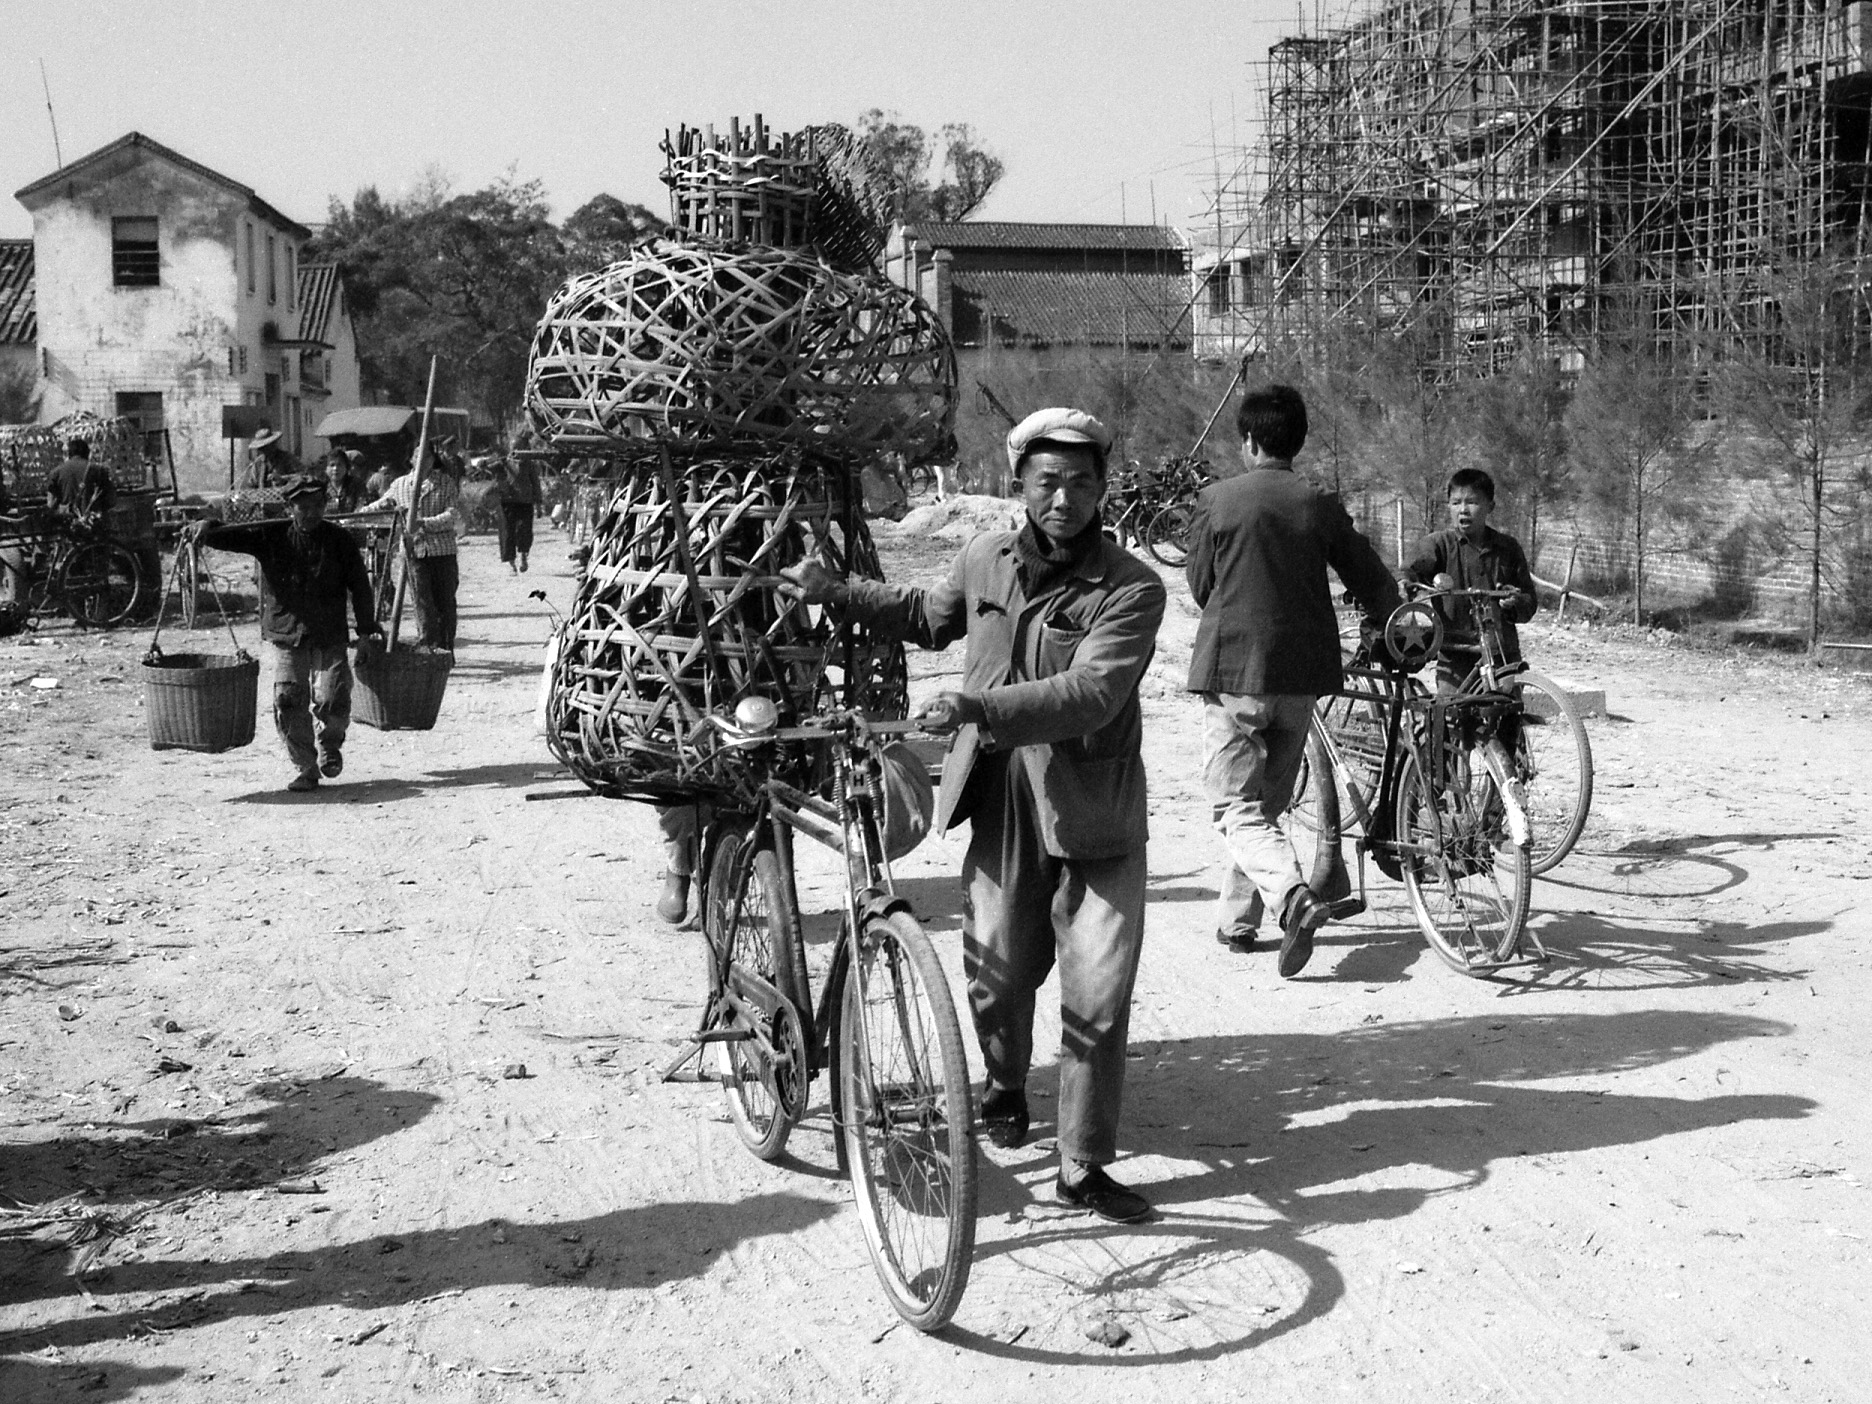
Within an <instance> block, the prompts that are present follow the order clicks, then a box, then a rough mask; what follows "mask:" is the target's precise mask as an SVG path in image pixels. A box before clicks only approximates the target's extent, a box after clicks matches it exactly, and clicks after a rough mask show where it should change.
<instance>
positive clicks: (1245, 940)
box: [1216, 931, 1258, 955]
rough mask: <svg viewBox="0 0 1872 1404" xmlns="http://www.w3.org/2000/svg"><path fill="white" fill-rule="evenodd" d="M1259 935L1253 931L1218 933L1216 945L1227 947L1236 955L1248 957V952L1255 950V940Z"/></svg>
mask: <svg viewBox="0 0 1872 1404" xmlns="http://www.w3.org/2000/svg"><path fill="white" fill-rule="evenodd" d="M1257 935H1258V933H1257V932H1253V931H1218V932H1216V944H1217V945H1218V946H1227V947H1228V948H1229V949H1230V950H1231V951H1233V952H1235V954H1236V955H1247V954H1248V952H1250V951H1252V950H1253V949H1254V948H1255V938H1256V936H1257Z"/></svg>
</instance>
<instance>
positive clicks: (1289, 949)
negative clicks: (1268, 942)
mask: <svg viewBox="0 0 1872 1404" xmlns="http://www.w3.org/2000/svg"><path fill="white" fill-rule="evenodd" d="M1327 916H1328V910H1327V907H1326V904H1325V903H1324V902H1322V901H1320V899H1319V898H1317V897H1315V896H1314V895H1313V889H1312V888H1310V887H1302V888H1298V889H1296V890H1295V892H1294V895H1293V897H1292V898H1291V899H1289V901H1288V903H1287V915H1286V916H1285V917H1283V918H1282V919H1281V947H1280V973H1281V976H1282V978H1283V979H1285V978H1287V977H1290V976H1293V975H1298V974H1299V973H1300V972H1301V971H1302V970H1303V969H1305V968H1306V963H1307V961H1308V960H1309V959H1310V958H1311V957H1312V955H1313V933H1314V932H1315V931H1318V930H1319V929H1320V928H1321V927H1322V926H1324V925H1325V924H1326V919H1327Z"/></svg>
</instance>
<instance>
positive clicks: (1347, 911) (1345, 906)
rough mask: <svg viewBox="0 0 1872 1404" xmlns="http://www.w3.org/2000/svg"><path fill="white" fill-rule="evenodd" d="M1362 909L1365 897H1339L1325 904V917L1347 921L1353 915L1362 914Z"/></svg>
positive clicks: (1330, 919) (1329, 919) (1331, 919)
mask: <svg viewBox="0 0 1872 1404" xmlns="http://www.w3.org/2000/svg"><path fill="white" fill-rule="evenodd" d="M1364 911H1365V899H1364V898H1363V897H1341V898H1340V899H1339V900H1338V901H1336V902H1328V903H1327V904H1326V919H1327V920H1328V921H1348V920H1350V919H1351V918H1353V917H1355V916H1361V915H1363V914H1364Z"/></svg>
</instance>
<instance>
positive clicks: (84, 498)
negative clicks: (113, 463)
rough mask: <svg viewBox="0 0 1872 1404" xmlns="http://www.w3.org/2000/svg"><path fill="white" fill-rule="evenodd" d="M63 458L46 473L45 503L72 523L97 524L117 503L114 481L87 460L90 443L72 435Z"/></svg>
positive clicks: (99, 526)
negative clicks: (61, 461) (72, 437)
mask: <svg viewBox="0 0 1872 1404" xmlns="http://www.w3.org/2000/svg"><path fill="white" fill-rule="evenodd" d="M65 453H66V459H65V461H64V462H63V463H61V464H59V466H58V467H56V468H54V469H53V470H52V471H51V472H50V473H49V474H47V475H46V484H45V492H46V506H48V507H50V508H51V509H52V510H53V511H54V512H56V513H57V514H58V515H59V516H60V517H62V518H64V519H65V520H66V521H68V522H70V523H71V524H72V525H73V526H79V527H90V528H94V529H95V528H101V527H102V526H103V525H104V524H105V522H106V521H107V520H108V519H109V517H110V510H111V508H112V507H115V506H116V505H117V484H115V483H113V482H112V481H111V475H110V474H109V473H108V472H106V471H105V470H104V468H103V467H102V465H100V464H95V463H93V462H92V461H91V445H90V444H88V443H86V442H85V441H84V440H83V439H73V440H71V441H70V442H69V443H67V444H66V445H65Z"/></svg>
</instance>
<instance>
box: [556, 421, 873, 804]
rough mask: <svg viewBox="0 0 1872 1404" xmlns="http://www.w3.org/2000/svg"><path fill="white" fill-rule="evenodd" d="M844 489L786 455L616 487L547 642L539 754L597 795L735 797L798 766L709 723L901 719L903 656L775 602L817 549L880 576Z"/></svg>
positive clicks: (676, 471) (705, 466) (642, 474)
mask: <svg viewBox="0 0 1872 1404" xmlns="http://www.w3.org/2000/svg"><path fill="white" fill-rule="evenodd" d="M668 483H674V484H675V486H676V488H677V492H676V495H675V497H674V499H672V495H671V493H670V492H669V491H668V490H667V486H666V484H668ZM852 491H854V488H853V485H852V480H851V475H850V473H849V471H848V470H846V469H845V468H844V467H843V466H842V465H825V464H819V463H815V462H812V461H810V460H806V459H803V458H801V457H800V456H798V455H787V456H784V457H781V458H777V459H766V460H754V461H747V460H742V459H734V458H719V457H717V458H706V459H701V460H696V461H690V462H688V463H686V464H675V465H671V466H669V467H667V468H664V467H663V466H662V465H659V466H658V469H656V470H652V469H650V468H649V467H648V466H647V465H646V466H644V467H642V468H640V469H639V470H637V471H634V472H632V473H630V474H628V475H627V476H625V477H624V478H623V479H622V480H621V481H620V483H619V485H618V487H617V489H616V491H615V494H614V495H613V497H612V499H611V501H610V504H609V506H608V507H607V508H606V510H605V512H604V514H603V516H602V518H601V520H600V522H599V525H598V530H597V533H596V536H595V538H594V542H593V549H592V554H591V559H590V561H589V563H588V564H587V566H586V572H585V577H584V580H583V582H582V584H581V586H580V589H579V594H578V598H577V602H576V604H575V606H574V608H573V610H572V613H571V615H570V616H569V617H568V619H567V621H566V624H565V626H564V628H563V629H562V630H561V631H560V635H559V640H560V642H559V648H558V653H557V656H556V658H555V659H554V662H553V664H552V678H551V683H550V690H549V693H548V697H547V704H546V735H547V744H548V745H549V746H550V747H551V749H552V752H553V754H554V755H555V756H557V757H558V758H559V760H560V761H561V762H562V763H564V764H565V765H566V766H567V767H568V768H570V769H571V770H572V771H573V772H574V773H575V774H576V775H578V776H579V777H580V778H581V779H582V780H584V781H585V783H586V784H588V785H590V786H592V787H593V788H594V789H597V790H599V791H601V792H602V793H605V794H610V795H614V796H620V797H625V798H635V799H650V800H656V801H659V802H681V801H686V800H693V799H700V798H708V797H730V796H738V797H741V798H742V799H743V800H745V799H746V797H747V796H748V795H749V794H750V792H751V791H750V786H751V785H752V784H753V783H754V781H755V778H756V769H757V767H760V768H767V769H766V773H771V767H773V766H776V765H777V766H778V767H779V768H780V769H782V770H785V769H787V768H788V767H798V766H802V765H804V763H805V758H804V755H803V754H794V753H788V754H782V755H779V756H777V757H776V755H775V753H774V752H773V751H772V750H766V751H763V752H760V753H758V757H756V756H754V755H751V754H750V753H748V752H745V751H737V750H734V749H732V748H729V747H726V746H724V745H723V737H722V734H721V733H720V732H719V731H718V730H717V729H716V728H714V727H713V726H712V725H710V724H709V723H707V722H706V721H705V720H704V718H706V717H707V716H708V715H709V714H710V713H712V712H713V713H717V714H726V713H727V712H730V711H732V709H733V707H734V704H735V703H737V702H738V701H740V700H741V699H742V698H744V697H749V696H763V697H767V698H769V699H770V700H772V701H773V702H775V703H776V704H777V705H778V706H779V708H780V712H781V715H782V718H783V719H787V718H793V717H798V716H800V715H804V714H808V713H811V712H813V711H814V710H816V709H817V708H819V707H820V706H822V705H831V704H834V703H839V704H844V703H847V702H849V703H851V704H853V705H859V706H863V707H866V708H869V709H873V710H876V711H878V712H880V713H888V714H890V715H902V712H903V709H904V706H905V694H906V670H905V666H904V656H903V648H902V646H901V645H900V644H894V643H886V642H883V641H881V640H878V639H876V638H873V637H870V636H868V635H867V634H865V633H864V632H863V631H862V630H858V629H852V630H848V631H846V632H845V633H843V634H840V633H838V632H837V631H835V630H834V629H833V628H832V627H831V623H830V621H829V620H828V619H827V618H826V617H825V614H824V612H823V611H822V610H820V609H818V608H816V607H809V606H806V605H802V604H800V603H799V602H797V601H794V600H788V599H786V598H785V597H783V596H781V595H780V594H779V593H778V592H777V591H776V590H775V588H774V586H775V584H776V583H777V582H776V577H777V576H778V574H779V572H780V571H781V570H783V569H785V568H787V567H790V566H793V565H797V564H798V563H799V562H800V561H802V560H804V559H805V558H806V557H807V556H808V555H809V554H812V553H815V552H817V553H820V554H822V555H824V556H825V557H826V558H828V559H829V561H830V562H831V563H832V564H833V565H834V566H835V568H838V569H842V570H845V571H848V572H849V573H852V574H855V575H858V576H863V577H867V578H870V579H879V578H881V572H880V570H879V568H878V562H877V554H876V551H875V549H874V547H873V546H872V543H871V538H870V534H869V533H868V532H867V531H866V530H865V528H864V525H863V518H862V516H861V515H860V514H859V513H857V512H856V511H855V510H854V509H853V505H852V504H851V503H850V501H849V494H850V493H851V492H852ZM692 580H693V582H694V588H693V589H692V588H691V581H692Z"/></svg>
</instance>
